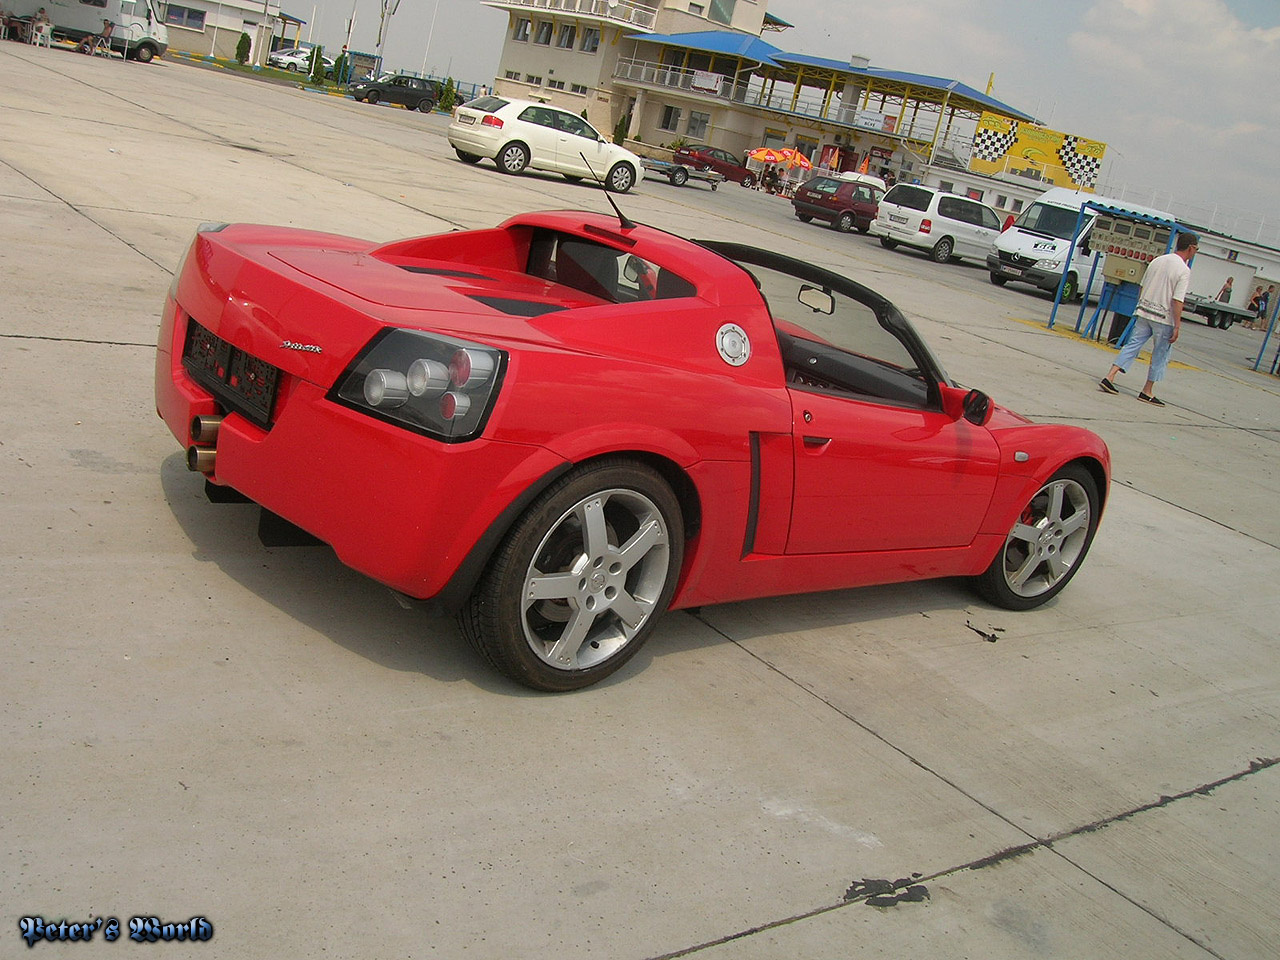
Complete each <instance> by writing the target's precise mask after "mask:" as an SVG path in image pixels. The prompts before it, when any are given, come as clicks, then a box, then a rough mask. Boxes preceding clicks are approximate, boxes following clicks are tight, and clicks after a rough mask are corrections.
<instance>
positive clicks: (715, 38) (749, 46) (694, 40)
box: [631, 30, 783, 65]
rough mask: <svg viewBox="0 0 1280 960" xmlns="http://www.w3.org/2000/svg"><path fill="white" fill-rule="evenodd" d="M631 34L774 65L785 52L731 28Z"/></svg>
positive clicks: (656, 41) (671, 45)
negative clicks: (691, 31)
mask: <svg viewBox="0 0 1280 960" xmlns="http://www.w3.org/2000/svg"><path fill="white" fill-rule="evenodd" d="M631 38H632V39H634V40H640V41H643V42H644V43H660V44H662V45H664V46H668V47H684V48H687V49H689V50H701V51H703V52H705V53H719V54H723V55H724V56H726V57H742V58H743V59H744V60H754V61H756V62H757V63H761V64H769V65H773V63H774V61H773V57H774V56H775V55H778V54H782V52H783V51H782V50H781V49H780V48H779V47H775V46H774V45H773V44H772V43H765V42H764V41H763V40H761V39H760V38H759V37H757V36H753V35H752V34H749V33H731V32H729V31H728V30H703V31H700V32H696V33H633V34H631Z"/></svg>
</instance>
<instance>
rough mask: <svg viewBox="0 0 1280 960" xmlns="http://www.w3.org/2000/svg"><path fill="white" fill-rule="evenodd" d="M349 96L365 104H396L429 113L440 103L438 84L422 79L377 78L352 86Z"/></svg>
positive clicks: (399, 76)
mask: <svg viewBox="0 0 1280 960" xmlns="http://www.w3.org/2000/svg"><path fill="white" fill-rule="evenodd" d="M351 96H353V97H355V98H356V99H357V100H363V101H364V102H365V103H398V104H400V105H401V106H404V107H408V108H409V109H410V110H421V111H422V112H423V113H430V112H431V111H432V110H434V109H435V108H436V104H437V103H439V102H440V84H438V83H436V82H435V81H434V80H424V79H422V77H409V76H404V75H397V76H389V77H379V78H378V79H377V80H365V81H363V82H361V83H357V84H355V85H354V86H352V88H351Z"/></svg>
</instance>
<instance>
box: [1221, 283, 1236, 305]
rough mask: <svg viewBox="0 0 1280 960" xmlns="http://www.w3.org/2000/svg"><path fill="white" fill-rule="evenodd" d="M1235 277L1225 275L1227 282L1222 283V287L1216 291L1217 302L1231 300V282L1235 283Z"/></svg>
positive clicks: (1228, 301)
mask: <svg viewBox="0 0 1280 960" xmlns="http://www.w3.org/2000/svg"><path fill="white" fill-rule="evenodd" d="M1235 280H1236V278H1235V277H1227V282H1226V283H1224V284H1223V285H1222V289H1221V290H1219V291H1218V302H1219V303H1230V302H1231V284H1233V283H1235Z"/></svg>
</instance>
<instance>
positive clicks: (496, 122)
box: [480, 113, 502, 130]
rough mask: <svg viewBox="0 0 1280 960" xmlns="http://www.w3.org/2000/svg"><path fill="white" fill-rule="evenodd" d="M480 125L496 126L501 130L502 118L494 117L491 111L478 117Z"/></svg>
mask: <svg viewBox="0 0 1280 960" xmlns="http://www.w3.org/2000/svg"><path fill="white" fill-rule="evenodd" d="M480 125H481V126H482V127H497V128H498V129H499V130H501V129H502V118H501V117H495V116H494V115H493V114H492V113H486V114H485V115H484V116H483V117H481V118H480Z"/></svg>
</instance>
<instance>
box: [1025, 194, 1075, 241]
mask: <svg viewBox="0 0 1280 960" xmlns="http://www.w3.org/2000/svg"><path fill="white" fill-rule="evenodd" d="M1078 218H1079V213H1078V212H1077V211H1075V210H1070V209H1068V208H1066V207H1054V206H1050V205H1049V204H1047V203H1033V204H1032V205H1031V206H1029V207H1027V209H1026V210H1024V211H1023V212H1022V216H1020V217H1019V218H1018V220H1017V225H1018V226H1019V227H1022V228H1023V229H1024V230H1030V231H1032V232H1034V233H1043V234H1047V235H1048V236H1051V237H1057V238H1058V239H1059V240H1070V239H1071V238H1072V236H1074V235H1075V232H1076V220H1077V219H1078Z"/></svg>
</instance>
